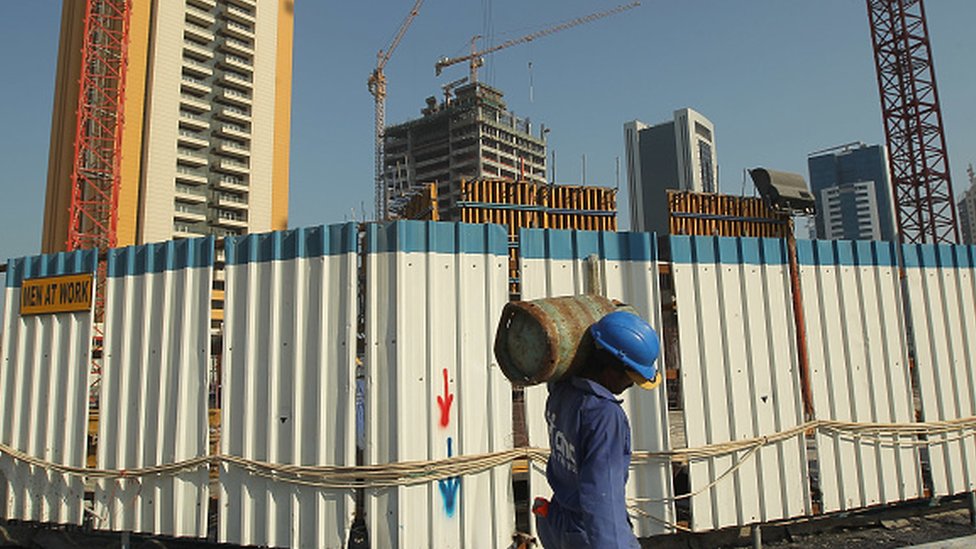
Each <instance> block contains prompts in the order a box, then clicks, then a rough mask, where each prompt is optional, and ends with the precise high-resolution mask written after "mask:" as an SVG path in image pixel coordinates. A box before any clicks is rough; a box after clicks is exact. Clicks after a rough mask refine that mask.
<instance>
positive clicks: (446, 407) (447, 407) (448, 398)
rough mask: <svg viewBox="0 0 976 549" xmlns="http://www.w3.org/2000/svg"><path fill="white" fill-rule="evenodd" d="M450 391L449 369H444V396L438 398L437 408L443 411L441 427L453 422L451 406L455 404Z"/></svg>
mask: <svg viewBox="0 0 976 549" xmlns="http://www.w3.org/2000/svg"><path fill="white" fill-rule="evenodd" d="M449 390H450V389H449V388H448V386H447V368H444V396H438V397H437V406H438V407H439V408H440V409H441V427H447V424H448V423H450V422H451V404H453V403H454V395H452V394H451V393H450V392H449Z"/></svg>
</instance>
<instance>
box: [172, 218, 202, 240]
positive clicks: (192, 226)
mask: <svg viewBox="0 0 976 549" xmlns="http://www.w3.org/2000/svg"><path fill="white" fill-rule="evenodd" d="M201 236H207V228H206V225H204V226H201V225H198V224H196V223H187V222H186V221H175V222H174V223H173V237H174V238H199V237H201Z"/></svg>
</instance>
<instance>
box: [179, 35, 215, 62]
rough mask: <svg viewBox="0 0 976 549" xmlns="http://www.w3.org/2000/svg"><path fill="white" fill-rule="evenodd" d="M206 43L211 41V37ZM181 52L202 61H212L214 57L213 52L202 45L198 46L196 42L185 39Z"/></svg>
mask: <svg viewBox="0 0 976 549" xmlns="http://www.w3.org/2000/svg"><path fill="white" fill-rule="evenodd" d="M208 41H213V38H212V35H211V39H210V40H208ZM183 52H184V53H189V54H191V55H196V56H198V57H202V58H204V59H213V56H214V54H213V51H212V50H210V49H209V48H207V47H206V46H204V45H203V44H200V43H198V42H195V41H193V40H189V39H186V38H184V39H183Z"/></svg>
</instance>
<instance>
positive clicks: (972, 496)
mask: <svg viewBox="0 0 976 549" xmlns="http://www.w3.org/2000/svg"><path fill="white" fill-rule="evenodd" d="M969 524H970V525H971V526H972V527H973V529H976V492H969Z"/></svg>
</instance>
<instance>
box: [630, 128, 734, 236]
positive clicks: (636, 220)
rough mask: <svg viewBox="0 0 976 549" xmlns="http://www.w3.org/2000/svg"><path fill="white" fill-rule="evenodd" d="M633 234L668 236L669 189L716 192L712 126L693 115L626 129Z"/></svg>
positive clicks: (715, 156) (716, 175)
mask: <svg viewBox="0 0 976 549" xmlns="http://www.w3.org/2000/svg"><path fill="white" fill-rule="evenodd" d="M624 148H625V154H626V163H627V192H628V194H629V196H630V229H631V230H632V231H654V232H657V233H660V234H667V232H668V204H667V191H668V189H674V190H681V191H693V192H706V193H714V192H718V160H717V154H716V148H715V126H714V125H712V123H711V122H710V121H709V120H708V119H707V118H705V117H704V116H702V115H701V114H699V113H698V112H696V111H694V110H692V109H680V110H677V111H675V112H674V119H673V120H670V121H668V122H662V123H660V124H654V125H648V124H645V123H643V122H641V121H639V120H633V121H631V122H627V123H626V124H624Z"/></svg>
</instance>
